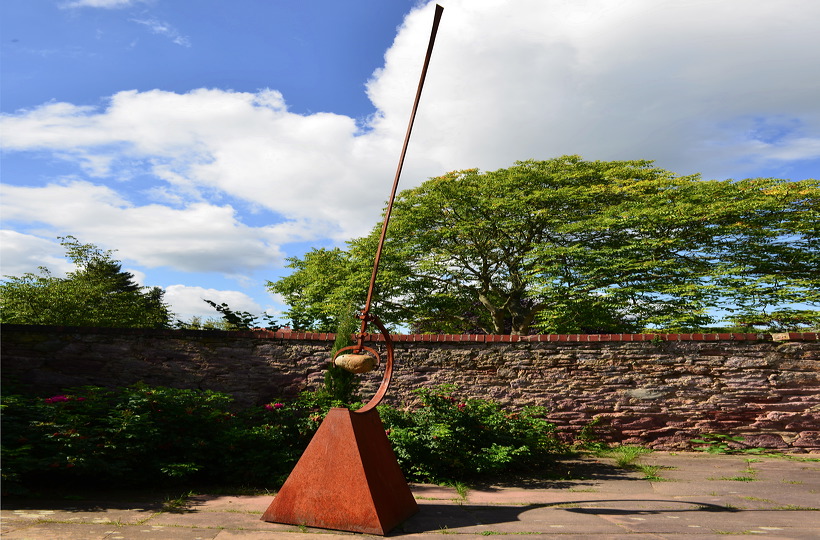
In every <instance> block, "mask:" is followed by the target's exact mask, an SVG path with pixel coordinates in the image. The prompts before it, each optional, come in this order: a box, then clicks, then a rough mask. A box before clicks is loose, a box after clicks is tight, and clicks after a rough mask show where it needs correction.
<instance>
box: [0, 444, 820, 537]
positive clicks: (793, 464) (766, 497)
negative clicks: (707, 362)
mask: <svg viewBox="0 0 820 540" xmlns="http://www.w3.org/2000/svg"><path fill="white" fill-rule="evenodd" d="M640 462H641V463H645V464H649V463H652V464H656V465H657V466H661V467H674V468H669V469H666V468H664V469H662V470H660V471H659V472H660V474H661V476H662V477H664V478H667V479H668V481H663V482H658V481H648V480H646V479H644V478H643V475H642V473H641V472H639V471H634V470H632V471H630V470H624V469H618V468H616V467H614V466H613V465H612V463H611V462H608V461H606V460H600V459H589V460H581V462H576V463H574V464H569V465H567V464H559V465H557V466H556V469H558V470H556V471H553V473H555V474H552V475H551V476H549V477H544V478H537V477H536V478H524V479H521V478H518V479H514V481H513V480H512V479H511V480H509V481H504V482H502V483H499V484H497V485H493V484H485V485H480V486H475V488H473V489H470V490H468V492H467V494H466V497H462V496H460V495H459V493H458V492H457V490H455V489H453V488H451V487H442V486H430V485H424V484H413V485H412V486H411V490H412V491H413V493H414V495H415V496H416V498H417V501H418V503H419V507H420V512H419V513H418V514H416V515H415V516H413V517H411V518H410V519H408V520H407V521H406V522H404V523H403V524H401V525H399V526H398V527H397V528H396V529H395V530H394V531H392V532H391V534H390V535H389V536H390V537H395V538H408V539H424V540H434V539H437V538H442V539H447V540H453V538H478V537H483V536H495V535H508V536H514V537H519V536H526V537H528V538H530V537H532V538H557V539H560V540H570V539H573V538H595V539H606V538H613V539H614V538H617V539H623V538H627V539H635V540H639V539H644V538H646V539H649V538H652V539H657V538H666V539H670V540H671V539H676V538H693V537H694V538H699V539H707V538H708V539H711V538H725V537H726V535H731V536H736V537H741V538H752V537H756V538H759V537H761V536H765V537H766V538H769V539H777V538H791V539H803V538H806V539H808V538H812V539H814V538H820V511H817V510H816V509H815V508H816V507H818V506H820V463H817V462H811V461H795V460H788V459H783V458H771V459H770V458H762V459H761V460H760V461H754V462H751V463H749V462H747V461H746V459H745V458H744V457H743V456H709V455H705V454H663V453H656V454H650V455H649V456H646V457H645V458H641V460H640ZM565 465H566V466H567V467H574V469H573V470H568V471H561V470H560V468H561V467H563V466H565ZM750 467H751V469H754V471H756V472H754V473H750V472H749V468H750ZM579 471H580V473H579ZM575 473H579V474H577V476H576V477H573V476H572V474H575ZM741 473H742V474H750V475H752V476H754V477H755V479H754V480H753V481H748V482H744V481H739V480H728V479H726V478H731V477H734V476H737V475H739V474H741ZM272 500H273V495H272V494H266V495H255V496H228V495H208V494H199V495H193V496H188V497H186V498H184V499H181V498H180V497H179V495H178V494H176V495H171V496H169V495H168V494H164V493H153V494H141V493H128V492H125V493H120V494H112V493H96V494H94V493H91V494H83V495H74V496H73V499H69V500H65V499H62V500H44V499H39V500H35V499H31V500H5V501H3V508H2V509H1V510H0V517H2V524H0V526H2V537H3V538H4V539H5V538H10V539H33V540H34V539H37V540H41V539H42V540H52V539H58V538H59V539H62V538H67V539H75V538H76V539H83V540H86V539H92V540H95V539H97V538H100V539H106V540H111V539H113V540H120V539H122V540H129V539H143V538H150V539H156V540H163V539H169V540H196V539H206V540H211V539H217V540H231V539H242V540H256V539H259V540H263V539H265V540H267V539H280V538H281V539H285V540H287V539H291V538H292V539H299V540H301V539H304V538H306V537H316V538H319V539H320V540H336V539H339V540H341V539H350V538H352V537H363V538H371V537H370V536H368V535H358V534H354V533H347V532H338V531H326V530H320V529H310V528H300V527H296V526H292V525H281V524H273V523H266V522H263V521H260V519H259V517H260V516H261V514H262V512H263V511H264V510H265V509H266V508H267V506H268V505H269V504H270V502H271V501H272Z"/></svg>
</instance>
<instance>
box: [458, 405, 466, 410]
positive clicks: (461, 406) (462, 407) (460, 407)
mask: <svg viewBox="0 0 820 540" xmlns="http://www.w3.org/2000/svg"><path fill="white" fill-rule="evenodd" d="M465 407H467V404H466V403H459V404H458V410H460V411H463V410H464V409H465Z"/></svg>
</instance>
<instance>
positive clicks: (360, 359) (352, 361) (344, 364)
mask: <svg viewBox="0 0 820 540" xmlns="http://www.w3.org/2000/svg"><path fill="white" fill-rule="evenodd" d="M333 363H334V364H336V365H337V366H339V367H340V368H342V369H344V370H346V371H349V372H351V373H367V372H368V371H373V369H374V368H375V367H376V359H375V358H374V357H372V356H370V355H369V354H342V355H339V356H337V357H336V360H334V361H333Z"/></svg>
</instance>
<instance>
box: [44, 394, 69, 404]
mask: <svg viewBox="0 0 820 540" xmlns="http://www.w3.org/2000/svg"><path fill="white" fill-rule="evenodd" d="M69 400H71V398H70V397H68V396H66V395H60V396H54V397H50V398H46V403H59V402H61V401H69Z"/></svg>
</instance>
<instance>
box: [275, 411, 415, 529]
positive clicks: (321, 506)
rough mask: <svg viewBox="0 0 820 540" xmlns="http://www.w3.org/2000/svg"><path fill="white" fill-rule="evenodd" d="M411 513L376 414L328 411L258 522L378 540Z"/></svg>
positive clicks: (412, 503)
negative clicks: (365, 535) (379, 536)
mask: <svg viewBox="0 0 820 540" xmlns="http://www.w3.org/2000/svg"><path fill="white" fill-rule="evenodd" d="M416 512H418V505H417V504H416V500H415V498H414V497H413V494H412V493H411V491H410V488H409V487H408V486H407V481H406V480H405V479H404V475H403V474H402V472H401V469H400V468H399V464H398V463H397V462H396V456H395V454H394V453H393V449H392V448H391V447H390V442H389V441H388V440H387V435H385V433H384V426H383V425H382V421H381V418H380V417H379V413H378V412H377V411H376V409H372V410H369V411H367V412H364V413H355V412H350V411H349V410H347V409H342V408H333V409H331V410H330V412H329V413H328V414H327V416H326V417H325V419H324V421H323V422H322V424H321V425H320V426H319V429H318V430H317V431H316V435H314V436H313V439H312V440H311V441H310V444H309V445H308V447H307V449H306V450H305V452H304V453H303V454H302V457H301V458H299V462H298V463H297V464H296V467H294V469H293V471H292V472H291V473H290V476H289V477H288V479H287V481H286V482H285V485H283V486H282V489H281V490H279V492H278V493H277V494H276V497H274V499H273V502H272V503H271V504H270V506H269V507H268V509H267V510H266V511H265V513H264V514H263V515H262V520H263V521H270V522H274V523H288V524H291V525H305V526H308V527H320V528H323V529H336V530H341V531H352V532H361V533H370V534H380V535H384V534H386V533H387V532H389V531H390V529H392V528H393V527H395V526H396V525H398V524H399V523H401V522H402V521H404V520H405V519H407V518H409V517H410V516H412V515H413V514H415V513H416Z"/></svg>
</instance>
